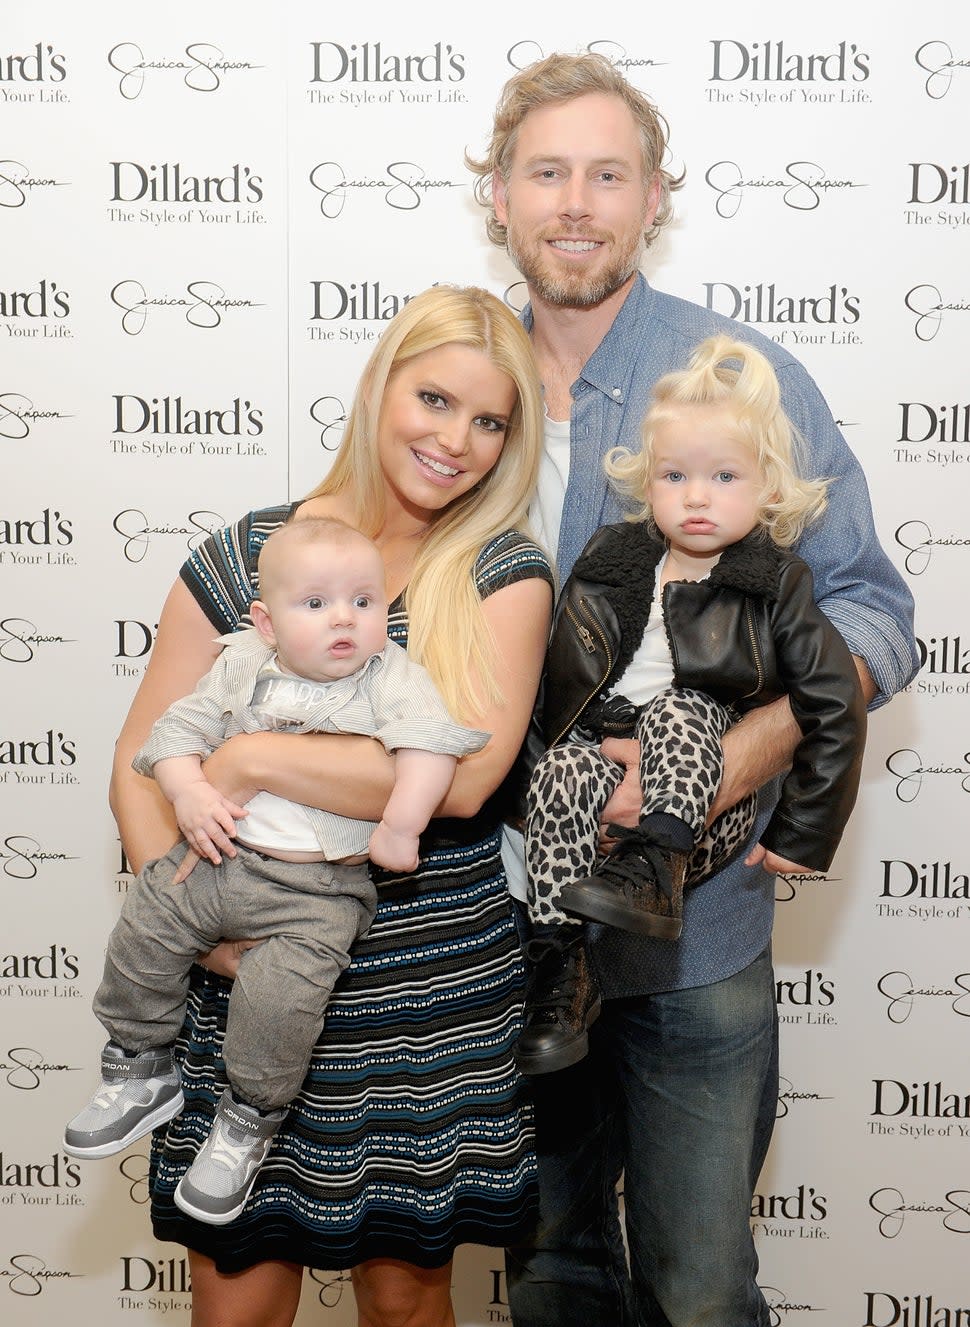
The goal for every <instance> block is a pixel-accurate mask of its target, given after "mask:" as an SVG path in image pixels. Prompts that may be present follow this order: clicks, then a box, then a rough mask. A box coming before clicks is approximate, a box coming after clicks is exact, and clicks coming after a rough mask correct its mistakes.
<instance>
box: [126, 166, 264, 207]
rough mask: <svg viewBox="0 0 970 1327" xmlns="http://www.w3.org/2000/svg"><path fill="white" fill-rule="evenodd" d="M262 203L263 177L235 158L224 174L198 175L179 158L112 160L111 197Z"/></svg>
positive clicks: (157, 200)
mask: <svg viewBox="0 0 970 1327" xmlns="http://www.w3.org/2000/svg"><path fill="white" fill-rule="evenodd" d="M143 198H145V199H147V200H148V201H149V202H151V203H229V204H232V203H260V202H262V200H263V177H262V176H261V175H254V174H253V172H252V170H251V169H250V167H249V166H243V165H242V164H241V163H240V162H238V161H237V162H234V163H233V165H232V166H231V167H230V169H229V171H228V172H227V173H226V174H225V175H195V174H193V173H192V172H191V171H189V170H188V169H187V168H186V167H185V166H183V164H182V163H181V162H180V161H163V162H162V163H161V165H160V166H159V165H155V164H151V165H148V166H143V165H141V164H140V163H139V162H137V161H112V162H111V201H112V202H113V203H138V202H140V201H141V200H142V199H143Z"/></svg>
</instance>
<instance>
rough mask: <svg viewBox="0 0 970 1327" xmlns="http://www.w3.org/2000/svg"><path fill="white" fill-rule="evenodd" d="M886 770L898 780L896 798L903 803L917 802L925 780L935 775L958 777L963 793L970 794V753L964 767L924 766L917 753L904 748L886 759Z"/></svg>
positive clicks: (964, 758) (966, 756) (964, 761)
mask: <svg viewBox="0 0 970 1327" xmlns="http://www.w3.org/2000/svg"><path fill="white" fill-rule="evenodd" d="M886 769H888V770H889V773H890V774H892V775H894V776H895V778H896V796H897V797H898V798H899V800H900V801H901V802H915V800H916V798H917V797H918V795H919V792H920V789H921V788H922V787H923V779H924V778H926V777H928V776H930V775H934V774H947V775H950V776H951V777H952V776H956V777H957V778H959V780H960V787H961V788H962V789H963V791H964V792H965V793H970V751H968V752H967V753H966V755H964V757H963V764H962V765H924V764H923V760H922V757H921V756H920V755H919V753H918V752H917V751H913V750H911V749H910V748H908V747H902V748H900V750H898V751H893V752H892V754H891V755H890V756H888V757H887V758H886Z"/></svg>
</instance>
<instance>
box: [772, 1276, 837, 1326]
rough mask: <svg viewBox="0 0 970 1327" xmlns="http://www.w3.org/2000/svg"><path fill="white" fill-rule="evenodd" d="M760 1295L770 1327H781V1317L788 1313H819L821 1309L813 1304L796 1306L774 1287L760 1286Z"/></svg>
mask: <svg viewBox="0 0 970 1327" xmlns="http://www.w3.org/2000/svg"><path fill="white" fill-rule="evenodd" d="M760 1289H761V1293H762V1294H763V1295H764V1297H765V1302H766V1304H767V1305H768V1322H769V1324H770V1327H781V1315H782V1314H783V1313H784V1314H785V1315H786V1316H787V1315H788V1314H789V1313H821V1312H822V1311H823V1310H822V1309H817V1308H816V1307H815V1305H814V1304H797V1303H795V1302H794V1301H792V1300H790V1299H789V1298H788V1296H787V1295H786V1294H785V1293H784V1291H782V1290H778V1289H777V1288H776V1287H775V1286H761V1287H760Z"/></svg>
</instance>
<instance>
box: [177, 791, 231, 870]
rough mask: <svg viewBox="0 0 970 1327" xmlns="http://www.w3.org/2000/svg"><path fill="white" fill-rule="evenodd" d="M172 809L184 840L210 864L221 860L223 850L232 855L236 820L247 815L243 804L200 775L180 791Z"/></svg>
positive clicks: (229, 855)
mask: <svg viewBox="0 0 970 1327" xmlns="http://www.w3.org/2000/svg"><path fill="white" fill-rule="evenodd" d="M172 808H173V810H174V811H175V818H176V820H177V821H178V825H179V829H180V830H181V831H182V833H183V834H184V836H185V841H186V843H188V845H189V847H190V848H191V849H193V851H194V852H197V853H198V855H199V856H200V857H206V858H208V860H209V861H210V862H212V864H213V866H218V865H219V863H220V862H221V861H222V856H221V854H222V853H225V855H226V856H227V857H235V855H236V848H235V845H234V844H233V842H232V840H233V839H234V838H235V837H236V821H237V820H241V819H242V817H243V816H246V815H248V814H249V812H248V811H247V810H246V808H245V807H244V806H239V805H238V804H237V803H236V802H232V801H230V800H229V798H228V797H223V795H222V793H220V792H219V791H218V790H217V789H215V788H213V786H212V784H211V783H210V782H209V780H208V779H207V778H205V777H204V776H203V777H202V778H200V779H198V780H196V781H195V782H193V783H189V784H186V785H185V787H183V788H182V789H181V790H180V791H179V793H178V795H177V796H176V797H175V799H174V801H173V802H172ZM189 869H190V870H191V867H190V868H189ZM186 874H188V872H186ZM183 879H184V876H183Z"/></svg>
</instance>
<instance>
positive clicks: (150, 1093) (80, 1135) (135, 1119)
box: [64, 1041, 183, 1159]
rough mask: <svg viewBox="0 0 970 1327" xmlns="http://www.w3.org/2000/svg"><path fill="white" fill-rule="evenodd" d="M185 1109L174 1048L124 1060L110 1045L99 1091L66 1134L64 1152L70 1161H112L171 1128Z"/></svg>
mask: <svg viewBox="0 0 970 1327" xmlns="http://www.w3.org/2000/svg"><path fill="white" fill-rule="evenodd" d="M182 1104H183V1103H182V1087H181V1084H180V1083H179V1075H178V1069H177V1068H176V1067H175V1064H174V1063H173V1061H172V1050H171V1047H169V1046H161V1047H158V1046H156V1047H153V1048H152V1049H151V1050H147V1051H139V1052H138V1054H137V1055H126V1054H125V1052H124V1051H123V1050H122V1049H121V1047H120V1046H117V1045H116V1044H115V1043H114V1042H113V1041H109V1042H108V1044H107V1045H106V1046H105V1048H104V1050H103V1051H102V1052H101V1086H100V1087H99V1088H98V1090H97V1091H96V1092H95V1094H94V1096H93V1097H92V1098H91V1100H90V1101H89V1102H88V1104H87V1105H86V1106H85V1107H84V1109H83V1110H82V1111H79V1112H78V1114H77V1115H75V1116H74V1119H73V1120H71V1122H70V1123H69V1124H68V1126H67V1128H66V1129H65V1130H64V1151H65V1152H66V1153H67V1154H68V1156H72V1157H92V1158H94V1159H97V1158H99V1157H110V1156H114V1154H115V1152H123V1151H124V1150H125V1148H126V1147H127V1146H128V1145H129V1144H130V1143H133V1142H134V1141H135V1140H136V1139H137V1138H142V1137H144V1135H145V1134H146V1133H151V1131H152V1129H155V1128H157V1127H158V1125H160V1124H167V1123H168V1121H169V1120H171V1119H173V1118H174V1117H175V1116H176V1115H178V1113H179V1111H180V1110H181V1109H182Z"/></svg>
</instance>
